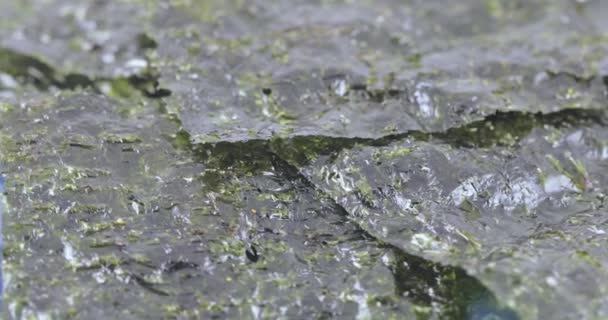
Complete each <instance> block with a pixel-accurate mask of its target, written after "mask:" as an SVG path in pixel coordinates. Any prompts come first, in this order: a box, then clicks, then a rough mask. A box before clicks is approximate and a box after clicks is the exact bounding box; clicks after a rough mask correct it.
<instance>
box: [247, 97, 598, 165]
mask: <svg viewBox="0 0 608 320" xmlns="http://www.w3.org/2000/svg"><path fill="white" fill-rule="evenodd" d="M605 120H606V119H605V112H604V111H603V110H585V109H565V110H561V111H557V112H553V113H548V114H543V113H526V112H518V111H510V112H497V113H494V114H492V115H489V116H487V117H485V118H484V119H482V120H479V121H475V122H471V123H469V124H466V125H463V126H460V127H456V128H451V129H448V130H446V131H443V132H430V133H429V132H423V131H418V130H412V131H408V132H406V133H401V134H393V135H387V136H383V137H380V138H378V139H370V138H357V137H353V138H343V137H328V136H296V137H290V138H274V139H271V140H267V143H268V144H269V145H270V147H271V149H272V150H274V152H276V153H277V154H279V155H281V156H282V157H284V158H285V159H286V160H288V161H290V162H292V163H294V164H296V165H298V166H302V165H305V164H306V163H308V162H309V161H310V160H313V159H316V158H317V157H318V156H322V155H323V156H329V157H330V160H331V158H332V157H336V156H337V155H338V154H339V152H340V151H341V150H343V149H351V148H353V147H355V146H372V147H385V146H388V145H390V144H392V143H394V142H397V141H400V140H403V139H406V138H413V139H415V140H418V141H430V140H435V141H438V142H443V143H448V144H450V145H452V146H454V147H465V148H490V147H494V146H515V145H517V144H518V143H519V141H520V140H521V139H522V138H524V137H525V136H526V135H528V134H529V133H530V132H531V131H532V130H533V129H534V128H541V127H543V126H552V127H556V128H561V127H568V126H573V125H580V124H586V125H593V124H599V125H605V124H606V122H605ZM255 141H256V142H255V143H256V144H259V143H260V142H263V141H266V140H255Z"/></svg>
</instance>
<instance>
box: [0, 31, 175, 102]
mask: <svg viewBox="0 0 608 320" xmlns="http://www.w3.org/2000/svg"><path fill="white" fill-rule="evenodd" d="M142 41H144V42H146V41H145V39H142ZM146 43H147V44H146V45H151V44H150V43H149V41H148V42H146ZM0 72H2V73H6V74H8V75H10V76H12V77H13V78H15V80H16V81H17V82H18V83H20V84H21V85H32V86H33V87H35V88H36V89H38V90H40V91H48V90H50V89H52V88H57V89H60V90H75V89H78V88H81V89H89V90H92V91H93V92H95V93H101V92H102V90H101V85H102V84H110V86H111V87H112V90H113V95H116V96H131V95H133V92H132V91H137V92H140V93H141V94H142V95H144V96H146V97H148V98H162V97H166V96H169V95H171V91H170V90H168V89H165V88H160V87H159V82H158V77H159V75H158V73H157V72H156V71H154V70H152V69H150V68H148V69H146V70H144V72H142V73H140V74H134V75H130V76H126V77H116V78H108V77H95V78H91V77H89V76H87V75H84V74H79V73H66V74H62V73H60V72H58V71H57V70H55V69H54V68H53V67H51V66H50V65H49V64H48V63H46V62H44V61H42V60H40V59H38V58H36V57H34V56H30V55H27V54H23V53H19V52H17V51H14V50H11V49H7V48H1V47H0Z"/></svg>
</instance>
